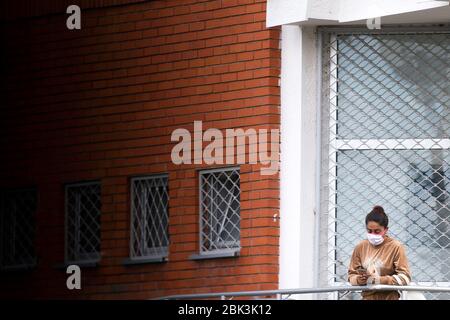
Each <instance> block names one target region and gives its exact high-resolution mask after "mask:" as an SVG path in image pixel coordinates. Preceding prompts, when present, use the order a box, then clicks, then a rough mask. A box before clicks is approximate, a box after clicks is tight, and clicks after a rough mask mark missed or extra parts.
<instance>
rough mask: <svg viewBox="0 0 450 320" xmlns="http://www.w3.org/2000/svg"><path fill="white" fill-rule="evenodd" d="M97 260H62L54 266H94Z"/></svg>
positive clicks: (59, 267) (60, 267)
mask: <svg viewBox="0 0 450 320" xmlns="http://www.w3.org/2000/svg"><path fill="white" fill-rule="evenodd" d="M98 263H99V261H72V262H64V263H62V264H58V265H56V266H55V268H56V269H64V270H65V269H67V267H68V266H78V267H80V268H96V267H98Z"/></svg>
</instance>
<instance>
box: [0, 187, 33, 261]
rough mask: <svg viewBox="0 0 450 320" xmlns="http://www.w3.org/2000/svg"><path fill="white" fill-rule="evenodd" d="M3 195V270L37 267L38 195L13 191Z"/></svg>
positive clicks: (0, 217)
mask: <svg viewBox="0 0 450 320" xmlns="http://www.w3.org/2000/svg"><path fill="white" fill-rule="evenodd" d="M0 196H1V199H0V202H1V203H0V268H2V269H7V268H18V267H19V268H20V267H31V266H34V265H35V264H36V253H35V246H34V240H35V226H36V225H35V213H36V209H37V192H36V190H33V189H26V190H14V191H5V192H2V193H1V194H0Z"/></svg>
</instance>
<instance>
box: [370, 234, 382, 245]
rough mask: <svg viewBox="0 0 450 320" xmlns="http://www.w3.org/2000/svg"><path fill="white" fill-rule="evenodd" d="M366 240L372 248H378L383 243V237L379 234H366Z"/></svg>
mask: <svg viewBox="0 0 450 320" xmlns="http://www.w3.org/2000/svg"><path fill="white" fill-rule="evenodd" d="M367 240H369V242H370V243H371V244H372V245H374V246H378V245H380V244H382V243H383V241H384V237H383V235H381V234H373V233H368V234H367Z"/></svg>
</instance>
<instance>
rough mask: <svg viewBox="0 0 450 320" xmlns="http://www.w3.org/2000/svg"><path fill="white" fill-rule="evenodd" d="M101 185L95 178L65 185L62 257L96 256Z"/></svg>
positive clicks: (72, 259)
mask: <svg viewBox="0 0 450 320" xmlns="http://www.w3.org/2000/svg"><path fill="white" fill-rule="evenodd" d="M100 214H101V185H100V183H99V182H90V183H80V184H72V185H68V186H66V261H67V262H96V261H98V260H99V259H100Z"/></svg>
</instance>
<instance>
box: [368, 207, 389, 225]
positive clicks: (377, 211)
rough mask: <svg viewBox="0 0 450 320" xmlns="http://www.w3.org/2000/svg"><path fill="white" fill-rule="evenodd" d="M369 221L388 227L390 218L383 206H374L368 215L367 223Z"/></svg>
mask: <svg viewBox="0 0 450 320" xmlns="http://www.w3.org/2000/svg"><path fill="white" fill-rule="evenodd" d="M369 221H374V222H376V223H378V224H379V225H380V226H383V227H385V228H387V226H388V224H389V218H388V216H387V215H386V213H385V212H384V209H383V207H382V206H375V207H373V209H372V211H370V212H369V214H367V216H366V225H367V224H368V223H369Z"/></svg>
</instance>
